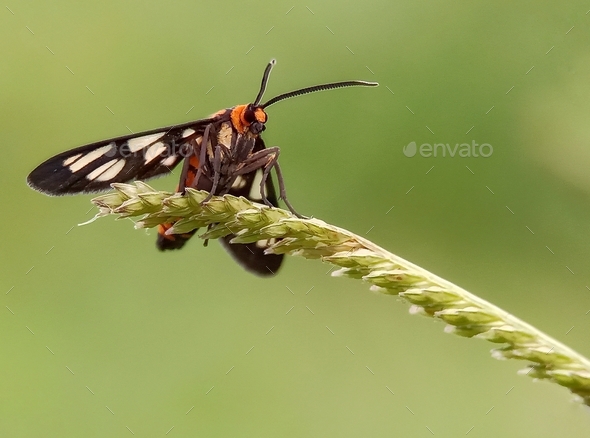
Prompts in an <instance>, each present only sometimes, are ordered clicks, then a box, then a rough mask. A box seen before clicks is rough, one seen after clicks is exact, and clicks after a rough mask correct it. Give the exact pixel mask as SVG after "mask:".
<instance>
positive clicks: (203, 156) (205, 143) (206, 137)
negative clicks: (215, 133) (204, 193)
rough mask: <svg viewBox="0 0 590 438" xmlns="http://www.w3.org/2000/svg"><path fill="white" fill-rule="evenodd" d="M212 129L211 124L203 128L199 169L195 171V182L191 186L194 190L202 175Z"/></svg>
mask: <svg viewBox="0 0 590 438" xmlns="http://www.w3.org/2000/svg"><path fill="white" fill-rule="evenodd" d="M212 129H213V124H211V123H210V124H208V125H207V127H206V128H205V132H204V133H203V137H201V149H200V152H199V168H198V169H197V176H195V180H194V182H193V184H192V185H193V187H195V188H196V187H198V183H199V178H200V177H201V175H203V166H205V160H206V159H207V146H208V144H209V137H210V136H211V130H212ZM195 141H196V140H195Z"/></svg>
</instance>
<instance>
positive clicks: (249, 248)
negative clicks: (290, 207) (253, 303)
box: [221, 137, 284, 276]
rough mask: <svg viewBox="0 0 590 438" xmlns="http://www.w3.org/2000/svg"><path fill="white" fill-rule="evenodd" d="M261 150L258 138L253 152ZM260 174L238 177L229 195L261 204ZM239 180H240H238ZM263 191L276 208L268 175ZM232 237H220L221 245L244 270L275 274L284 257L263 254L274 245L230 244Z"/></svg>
mask: <svg viewBox="0 0 590 438" xmlns="http://www.w3.org/2000/svg"><path fill="white" fill-rule="evenodd" d="M262 149H265V146H264V142H263V141H262V139H261V138H260V137H258V138H257V139H256V143H255V144H254V149H253V152H257V151H260V150H262ZM262 172H263V169H257V170H255V171H253V172H250V173H247V174H245V175H242V176H241V177H238V179H237V180H236V183H234V185H233V187H232V188H231V189H230V191H229V194H231V195H234V196H243V197H244V198H246V199H249V200H251V201H254V202H262V198H261V196H260V181H261V178H262ZM240 178H242V179H241V180H240ZM265 190H266V197H267V199H268V200H269V201H270V203H271V204H272V205H274V206H275V207H278V206H279V203H278V200H277V195H276V192H275V188H274V185H273V182H272V178H271V177H270V175H269V177H268V178H267V180H266V185H265ZM234 237H235V235H234V234H229V235H227V236H225V237H222V238H221V244H222V245H223V246H224V248H225V249H226V250H227V251H228V252H229V253H230V254H231V256H232V257H233V258H234V260H235V261H237V262H238V263H239V264H240V265H242V267H243V268H244V269H246V270H247V271H250V272H252V273H254V274H257V275H261V276H271V275H275V274H276V273H277V271H278V269H279V268H280V267H281V263H282V262H283V257H284V255H283V254H264V250H265V249H266V248H268V247H269V246H270V245H271V244H272V243H274V242H273V241H267V240H259V241H258V242H254V243H235V244H234V243H230V240H231V239H233V238H234ZM273 240H274V239H273Z"/></svg>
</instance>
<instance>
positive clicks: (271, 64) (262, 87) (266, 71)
mask: <svg viewBox="0 0 590 438" xmlns="http://www.w3.org/2000/svg"><path fill="white" fill-rule="evenodd" d="M276 63H277V60H276V59H271V60H270V62H269V63H268V65H267V66H266V68H265V69H264V74H263V75H262V84H260V91H259V92H258V96H256V100H255V101H254V105H258V104H259V103H260V101H261V100H262V96H264V92H265V91H266V84H267V82H268V77H269V76H270V72H271V70H272V68H273V67H274V66H275V64H276Z"/></svg>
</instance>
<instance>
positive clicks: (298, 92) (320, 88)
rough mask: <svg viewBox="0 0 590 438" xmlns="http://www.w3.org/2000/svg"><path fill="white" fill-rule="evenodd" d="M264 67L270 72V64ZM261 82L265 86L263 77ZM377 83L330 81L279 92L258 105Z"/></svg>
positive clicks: (264, 106)
mask: <svg viewBox="0 0 590 438" xmlns="http://www.w3.org/2000/svg"><path fill="white" fill-rule="evenodd" d="M271 62H272V61H271ZM273 65H274V64H273ZM266 69H267V71H269V72H270V64H269V67H267V68H266ZM264 77H265V78H267V77H268V75H267V74H266V71H265V72H264ZM262 83H263V84H264V85H265V86H266V83H265V82H264V79H263V81H262ZM377 85H379V84H378V83H377V82H366V81H345V82H332V83H330V84H323V85H316V86H314V87H307V88H302V89H300V90H295V91H291V92H290V93H285V94H280V95H278V96H277V97H273V98H272V99H270V100H269V101H267V102H266V103H263V104H262V105H260V107H261V108H263V109H264V108H266V107H269V106H271V105H272V104H275V103H277V102H280V101H281V100H285V99H289V98H291V97H295V96H301V95H302V94H309V93H315V92H316V91H323V90H331V89H333V88H344V87H376V86H377ZM260 91H261V92H262V90H260ZM258 96H259V97H261V98H262V96H261V95H260V94H259V95H258Z"/></svg>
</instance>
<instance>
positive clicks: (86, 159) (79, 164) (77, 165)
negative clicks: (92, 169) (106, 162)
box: [70, 143, 114, 172]
mask: <svg viewBox="0 0 590 438" xmlns="http://www.w3.org/2000/svg"><path fill="white" fill-rule="evenodd" d="M113 146H114V143H109V144H108V145H106V146H102V147H99V148H98V149H95V150H93V151H92V152H88V153H87V154H86V155H84V156H83V157H81V158H80V159H78V160H77V161H76V162H74V163H72V165H71V166H70V170H71V171H72V172H77V171H79V170H80V169H82V168H83V167H85V166H87V165H88V164H90V163H92V162H93V161H94V160H97V159H99V158H100V157H102V156H103V155H106V153H107V152H108V151H110V150H111V149H112V148H113Z"/></svg>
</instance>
